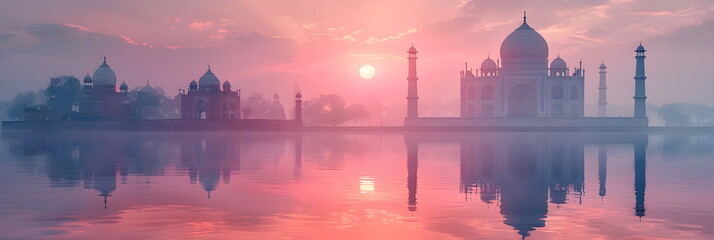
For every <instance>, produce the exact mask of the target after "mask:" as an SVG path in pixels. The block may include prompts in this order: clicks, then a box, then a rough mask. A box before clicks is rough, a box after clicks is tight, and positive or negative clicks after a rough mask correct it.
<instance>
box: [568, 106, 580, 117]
mask: <svg viewBox="0 0 714 240" xmlns="http://www.w3.org/2000/svg"><path fill="white" fill-rule="evenodd" d="M570 116H571V117H579V116H580V108H578V104H573V105H572V106H570Z"/></svg>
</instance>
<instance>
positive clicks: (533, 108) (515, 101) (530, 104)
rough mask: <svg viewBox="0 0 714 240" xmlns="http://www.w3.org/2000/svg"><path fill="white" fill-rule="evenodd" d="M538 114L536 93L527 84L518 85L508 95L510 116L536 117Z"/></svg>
mask: <svg viewBox="0 0 714 240" xmlns="http://www.w3.org/2000/svg"><path fill="white" fill-rule="evenodd" d="M536 112H537V104H536V91H535V89H533V87H531V86H528V85H526V84H523V83H521V84H518V85H516V86H515V87H513V88H511V90H510V91H509V94H508V116H510V117H535V116H536Z"/></svg>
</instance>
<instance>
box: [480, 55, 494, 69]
mask: <svg viewBox="0 0 714 240" xmlns="http://www.w3.org/2000/svg"><path fill="white" fill-rule="evenodd" d="M497 68H498V65H496V62H494V61H493V59H491V58H490V57H489V58H486V60H483V62H482V63H481V69H482V70H483V69H497Z"/></svg>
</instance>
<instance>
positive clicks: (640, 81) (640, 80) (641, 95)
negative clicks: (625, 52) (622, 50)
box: [634, 43, 647, 118]
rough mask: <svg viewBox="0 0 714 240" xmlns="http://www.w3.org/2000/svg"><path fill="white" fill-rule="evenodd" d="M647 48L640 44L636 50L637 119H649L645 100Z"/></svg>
mask: <svg viewBox="0 0 714 240" xmlns="http://www.w3.org/2000/svg"><path fill="white" fill-rule="evenodd" d="M645 52H646V50H645V48H644V47H643V46H642V43H640V46H638V47H637V49H636V50H635V53H636V54H635V59H636V62H637V64H636V66H635V97H634V99H635V117H636V118H647V109H646V103H645V100H646V99H647V95H645V79H647V77H645Z"/></svg>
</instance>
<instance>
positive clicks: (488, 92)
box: [481, 86, 494, 100]
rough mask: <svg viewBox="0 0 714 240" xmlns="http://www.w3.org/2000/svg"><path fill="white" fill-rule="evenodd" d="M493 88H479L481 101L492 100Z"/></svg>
mask: <svg viewBox="0 0 714 240" xmlns="http://www.w3.org/2000/svg"><path fill="white" fill-rule="evenodd" d="M493 95H494V94H493V87H491V86H485V87H482V88H481V99H483V100H490V99H493V97H494V96H493Z"/></svg>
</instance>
